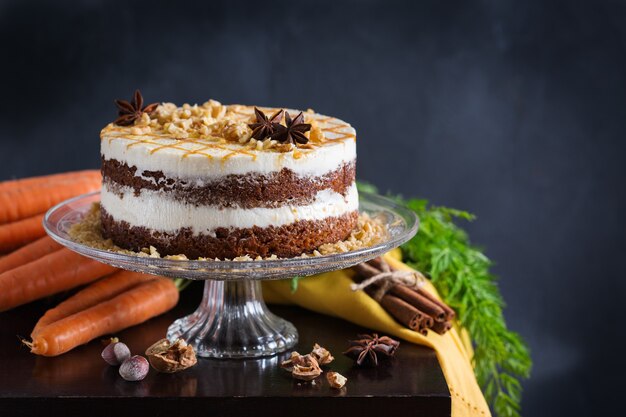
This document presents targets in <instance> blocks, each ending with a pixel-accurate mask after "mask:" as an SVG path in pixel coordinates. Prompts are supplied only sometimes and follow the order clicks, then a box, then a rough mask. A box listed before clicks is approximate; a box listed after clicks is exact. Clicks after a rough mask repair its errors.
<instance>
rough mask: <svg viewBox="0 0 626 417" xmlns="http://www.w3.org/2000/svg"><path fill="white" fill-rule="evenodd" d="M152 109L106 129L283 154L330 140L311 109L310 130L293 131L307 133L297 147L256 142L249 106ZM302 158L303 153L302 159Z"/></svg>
mask: <svg viewBox="0 0 626 417" xmlns="http://www.w3.org/2000/svg"><path fill="white" fill-rule="evenodd" d="M129 105H130V104H129ZM152 106H153V107H150V110H151V111H147V112H138V113H137V115H135V116H133V117H132V118H129V119H128V123H127V124H122V125H120V124H110V125H109V126H107V127H106V128H105V129H118V130H119V129H127V131H128V132H129V133H130V134H131V135H135V136H141V135H153V136H156V137H166V138H174V139H178V140H193V139H202V140H203V141H204V140H206V141H209V142H216V143H238V144H241V145H243V146H245V147H249V148H250V149H253V150H258V151H261V150H263V151H265V150H271V151H275V152H281V153H284V152H291V151H293V150H297V149H302V150H306V149H314V148H315V147H318V146H320V145H322V144H323V143H324V142H326V141H327V138H326V137H325V134H324V130H323V129H322V127H321V126H320V122H319V121H318V120H316V118H315V117H313V115H314V112H313V110H311V109H309V110H307V112H306V113H303V117H304V118H303V119H302V121H303V122H304V123H303V124H301V125H300V127H302V126H306V129H305V128H293V129H292V130H294V129H295V130H296V131H299V130H306V131H303V132H301V135H302V137H301V138H300V139H301V140H299V141H298V143H297V144H294V143H285V141H283V142H282V143H281V141H280V140H276V139H277V138H278V136H277V137H275V138H274V139H272V140H270V139H268V138H265V139H262V140H259V139H260V136H259V135H260V133H259V135H257V137H255V138H254V139H253V138H252V136H253V131H252V128H251V127H250V126H254V125H255V123H254V122H255V121H257V120H256V119H255V117H254V114H251V110H250V107H248V106H241V105H229V106H227V105H223V104H222V103H220V102H219V101H215V100H209V101H207V102H206V103H203V104H202V105H198V104H194V105H190V104H183V105H182V106H181V107H177V106H176V105H175V104H174V103H161V104H157V103H154V104H153V105H152ZM276 110H277V109H269V110H268V111H274V112H275V111H276ZM257 122H258V121H257ZM268 123H269V122H268ZM256 124H258V123H256ZM273 124H274V125H275V126H278V129H279V130H280V128H282V130H281V131H285V130H286V129H288V127H287V126H286V124H287V121H286V120H281V121H280V122H279V123H273ZM309 125H310V130H309V128H308V126H309ZM296 133H298V132H296ZM294 134H295V133H294ZM272 137H273V136H272ZM287 142H293V141H287ZM302 155H303V154H302V153H299V154H298V157H301V156H302Z"/></svg>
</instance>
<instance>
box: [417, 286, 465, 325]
mask: <svg viewBox="0 0 626 417" xmlns="http://www.w3.org/2000/svg"><path fill="white" fill-rule="evenodd" d="M417 293H418V294H420V295H421V296H423V297H426V298H428V299H429V300H430V301H432V302H433V303H435V304H437V305H438V306H440V307H441V308H443V311H444V312H445V313H446V320H445V321H451V320H454V318H455V317H456V313H455V312H454V310H452V309H451V308H450V306H448V305H447V304H446V303H442V302H441V301H439V300H438V299H436V298H435V296H434V295H432V294H431V293H429V292H428V291H425V290H423V289H421V288H420V289H418V290H417Z"/></svg>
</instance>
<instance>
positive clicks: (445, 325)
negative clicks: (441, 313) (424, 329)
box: [432, 321, 452, 334]
mask: <svg viewBox="0 0 626 417" xmlns="http://www.w3.org/2000/svg"><path fill="white" fill-rule="evenodd" d="M451 328H452V323H450V322H449V321H438V322H435V324H434V325H433V327H432V329H433V330H434V331H436V332H437V333H439V334H444V333H445V332H447V331H448V330H450V329H451Z"/></svg>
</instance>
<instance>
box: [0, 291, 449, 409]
mask: <svg viewBox="0 0 626 417" xmlns="http://www.w3.org/2000/svg"><path fill="white" fill-rule="evenodd" d="M200 292H201V287H200V286H199V285H194V286H192V287H190V288H189V289H188V290H186V291H184V292H183V294H182V297H181V302H180V303H179V305H178V307H177V308H176V309H175V310H174V311H171V312H170V313H168V314H165V315H163V316H161V317H158V318H155V319H153V320H150V321H149V322H147V323H144V324H142V325H139V326H136V327H134V328H132V329H128V330H126V331H123V332H121V333H120V334H119V335H118V336H119V337H120V339H121V340H122V341H124V342H125V343H127V344H128V345H129V347H130V348H131V351H132V352H133V353H135V354H143V352H144V351H145V349H146V347H148V346H149V345H150V344H151V343H152V342H154V341H156V340H158V339H160V338H162V337H163V336H164V334H165V331H166V329H167V326H168V325H169V324H170V323H171V322H172V321H173V320H174V319H175V318H178V317H180V316H182V315H185V314H187V313H189V312H191V311H192V310H193V308H194V307H195V306H196V305H197V303H198V302H199V296H200ZM56 301H58V300H46V301H41V302H38V303H33V304H31V305H28V306H23V307H20V308H17V309H14V310H12V311H9V312H4V313H0V416H2V417H8V416H31V415H50V413H52V414H51V415H57V414H58V415H63V416H66V417H70V416H89V417H93V416H100V415H102V416H105V415H106V416H108V417H111V416H133V415H135V416H148V415H149V416H177V415H181V416H182V415H184V416H189V417H194V416H201V415H210V416H222V415H224V416H231V415H246V416H295V417H300V416H317V417H319V416H327V415H333V416H352V415H360V416H374V415H376V416H381V415H388V414H389V413H392V414H394V413H395V414H403V413H410V414H411V415H423V416H429V417H437V416H449V415H450V393H449V391H448V388H447V385H446V383H445V379H444V377H443V374H442V372H441V368H440V367H439V364H438V362H437V358H436V356H435V353H434V352H433V351H432V350H430V349H428V348H425V347H421V346H414V345H410V344H408V343H402V344H401V346H400V348H399V350H398V353H397V356H396V357H395V358H394V359H393V360H391V361H389V362H387V363H384V364H382V365H380V366H379V367H377V368H357V367H354V366H353V361H352V360H351V359H349V358H346V357H345V356H343V355H342V354H341V352H342V351H343V350H345V348H346V340H347V339H349V338H353V337H354V336H355V335H356V334H357V333H360V332H363V331H365V330H366V329H362V328H359V327H358V326H355V325H352V324H351V323H348V322H346V321H343V320H339V319H335V318H331V317H327V316H323V315H319V314H315V313H312V312H309V311H306V310H303V309H301V308H296V307H279V306H274V307H273V308H272V310H273V311H275V312H276V313H277V314H279V315H280V316H282V317H284V318H286V319H288V320H290V321H292V322H293V323H294V324H295V325H296V327H297V328H298V330H299V332H300V343H299V345H298V346H297V347H296V350H298V351H299V352H301V353H304V352H309V351H310V350H311V346H312V345H313V344H314V343H315V342H318V343H320V344H321V345H323V346H325V347H327V348H328V349H329V350H330V351H331V352H332V353H333V354H334V356H335V358H336V359H335V361H334V362H333V363H332V364H331V366H330V368H331V369H332V370H335V371H337V372H339V373H341V374H342V375H344V376H346V377H347V378H348V383H347V385H346V388H344V390H341V391H337V390H333V389H331V388H329V387H328V384H327V383H326V381H325V378H324V379H323V380H320V381H319V382H318V383H317V384H315V385H311V384H310V383H301V382H296V381H294V380H293V379H292V378H291V376H290V375H289V373H287V372H286V371H284V370H282V369H280V368H279V367H278V363H279V361H280V360H282V359H284V358H285V357H286V356H288V353H285V354H282V355H279V356H278V357H272V358H265V359H259V360H209V359H200V360H199V362H198V365H196V366H195V367H193V368H191V369H188V370H186V371H185V372H181V373H178V374H173V375H165V374H159V373H157V372H155V371H154V370H151V371H150V373H149V375H148V377H147V378H146V379H145V380H144V381H141V382H126V381H124V380H122V379H121V377H119V375H118V374H117V368H114V367H110V366H108V365H106V364H105V363H104V362H103V361H102V359H101V358H100V351H101V350H102V345H101V344H100V343H99V342H97V341H94V342H92V343H89V344H88V345H85V346H82V347H80V348H77V349H75V350H74V351H72V352H69V353H67V354H65V355H62V356H61V357H57V358H43V357H37V356H35V355H32V354H31V353H30V352H29V351H28V349H26V348H25V347H23V346H20V342H19V340H18V336H27V335H28V334H29V332H30V330H31V329H32V327H33V325H34V323H35V322H36V320H37V319H38V318H39V317H40V316H41V314H42V313H43V312H44V311H45V310H46V308H48V307H50V306H51V305H54V303H55V302H56ZM322 377H323V375H322Z"/></svg>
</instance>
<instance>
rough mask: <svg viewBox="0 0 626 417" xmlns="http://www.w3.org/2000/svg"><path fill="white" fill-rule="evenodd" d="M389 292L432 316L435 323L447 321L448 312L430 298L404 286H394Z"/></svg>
mask: <svg viewBox="0 0 626 417" xmlns="http://www.w3.org/2000/svg"><path fill="white" fill-rule="evenodd" d="M389 292H390V293H391V294H393V295H395V296H396V297H399V298H401V299H403V300H404V301H406V302H407V303H409V304H411V305H412V306H413V307H415V308H417V309H418V310H420V311H423V312H424V313H426V314H427V315H429V316H431V317H432V318H433V319H434V320H435V321H445V320H446V312H445V310H444V309H443V308H442V307H441V306H440V305H439V304H437V303H434V302H433V301H431V300H430V299H429V298H428V297H425V296H423V295H422V294H420V293H419V292H417V291H415V290H413V289H411V288H409V287H406V286H404V285H394V286H393V287H391V289H390V290H389Z"/></svg>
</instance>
